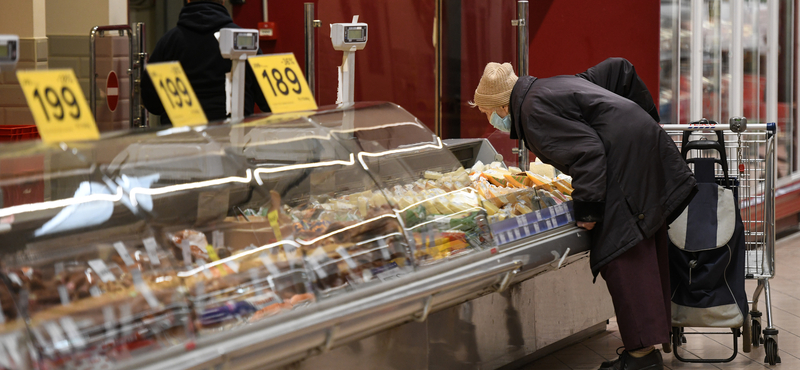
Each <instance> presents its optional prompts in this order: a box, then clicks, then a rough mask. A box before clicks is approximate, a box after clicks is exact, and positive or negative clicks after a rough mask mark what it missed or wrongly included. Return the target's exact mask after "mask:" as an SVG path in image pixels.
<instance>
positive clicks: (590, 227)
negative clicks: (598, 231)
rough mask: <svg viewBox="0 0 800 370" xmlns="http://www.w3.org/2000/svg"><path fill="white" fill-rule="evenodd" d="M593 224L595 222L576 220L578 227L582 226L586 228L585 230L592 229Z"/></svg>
mask: <svg viewBox="0 0 800 370" xmlns="http://www.w3.org/2000/svg"><path fill="white" fill-rule="evenodd" d="M594 224H595V222H583V221H578V227H582V228H584V229H586V230H591V229H593V228H594Z"/></svg>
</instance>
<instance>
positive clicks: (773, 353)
mask: <svg viewBox="0 0 800 370" xmlns="http://www.w3.org/2000/svg"><path fill="white" fill-rule="evenodd" d="M764 352H765V353H766V354H767V355H766V356H765V357H764V362H769V364H770V365H775V364H779V363H781V356H778V341H776V340H775V338H767V339H766V341H765V342H764Z"/></svg>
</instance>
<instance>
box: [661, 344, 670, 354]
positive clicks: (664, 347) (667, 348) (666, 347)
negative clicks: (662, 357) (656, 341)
mask: <svg viewBox="0 0 800 370" xmlns="http://www.w3.org/2000/svg"><path fill="white" fill-rule="evenodd" d="M661 350H662V351H664V353H670V352H672V343H670V342H667V343H661Z"/></svg>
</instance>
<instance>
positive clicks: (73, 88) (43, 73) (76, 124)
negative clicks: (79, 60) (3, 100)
mask: <svg viewBox="0 0 800 370" xmlns="http://www.w3.org/2000/svg"><path fill="white" fill-rule="evenodd" d="M17 79H18V80H19V84H20V86H21V87H22V92H23V94H24V95H25V100H27V102H28V107H29V108H30V109H31V113H32V114H33V120H34V122H36V128H37V129H38V130H39V135H40V136H41V137H42V141H44V142H45V143H57V142H62V141H76V140H97V139H99V138H100V132H99V131H98V130H97V124H96V123H95V122H94V115H93V114H92V112H91V109H90V108H89V104H88V103H87V101H86V98H84V96H83V91H82V90H81V86H80V85H79V84H78V79H77V78H76V77H75V72H74V71H72V70H71V69H49V70H36V71H17Z"/></svg>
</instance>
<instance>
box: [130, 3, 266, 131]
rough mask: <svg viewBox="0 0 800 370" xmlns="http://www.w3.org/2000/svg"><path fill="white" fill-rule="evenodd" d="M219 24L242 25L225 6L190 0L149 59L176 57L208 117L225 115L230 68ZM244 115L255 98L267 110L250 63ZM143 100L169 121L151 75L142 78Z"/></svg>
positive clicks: (224, 25)
mask: <svg viewBox="0 0 800 370" xmlns="http://www.w3.org/2000/svg"><path fill="white" fill-rule="evenodd" d="M222 28H241V27H239V26H237V25H236V24H235V23H233V20H232V19H231V16H230V15H229V14H228V9H225V7H224V6H222V5H220V4H215V3H209V2H199V3H189V4H187V5H186V6H184V7H183V9H181V14H180V16H179V18H178V26H177V27H175V28H173V29H171V30H169V31H168V32H167V33H166V34H164V36H163V37H161V39H160V40H158V43H157V44H156V47H155V48H154V49H153V53H152V54H151V55H150V59H149V61H148V63H157V62H166V61H174V60H177V61H179V62H181V66H182V67H183V70H184V72H186V77H188V78H189V83H191V85H192V89H193V90H194V92H195V94H196V95H197V99H198V100H200V105H201V106H202V107H203V111H204V112H205V114H206V118H208V120H209V121H216V120H222V119H225V118H226V116H227V112H226V110H227V109H226V97H225V78H226V77H225V74H226V73H228V72H230V71H231V65H232V63H231V61H230V60H228V59H224V58H223V57H222V54H220V51H219V42H218V41H217V38H216V37H215V36H214V33H215V32H217V31H219V30H220V29H222ZM244 90H245V106H244V113H245V115H250V114H253V105H254V102H257V103H258V106H259V108H261V110H262V111H266V112H268V111H269V106H268V105H267V102H266V100H265V99H264V94H263V93H262V92H261V90H260V89H259V87H258V82H257V81H256V79H255V75H253V70H252V69H251V68H250V65H249V64H248V65H247V68H246V72H245V89H244ZM142 101H143V103H144V106H145V107H146V108H147V110H149V111H150V112H151V113H153V114H157V115H160V116H161V123H162V124H169V123H170V121H169V117H167V115H166V112H165V110H164V106H163V105H162V104H161V101H160V100H159V98H158V94H157V93H156V90H155V87H154V86H153V82H152V80H151V79H150V76H149V75H148V74H147V73H145V74H144V76H143V78H142Z"/></svg>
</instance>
